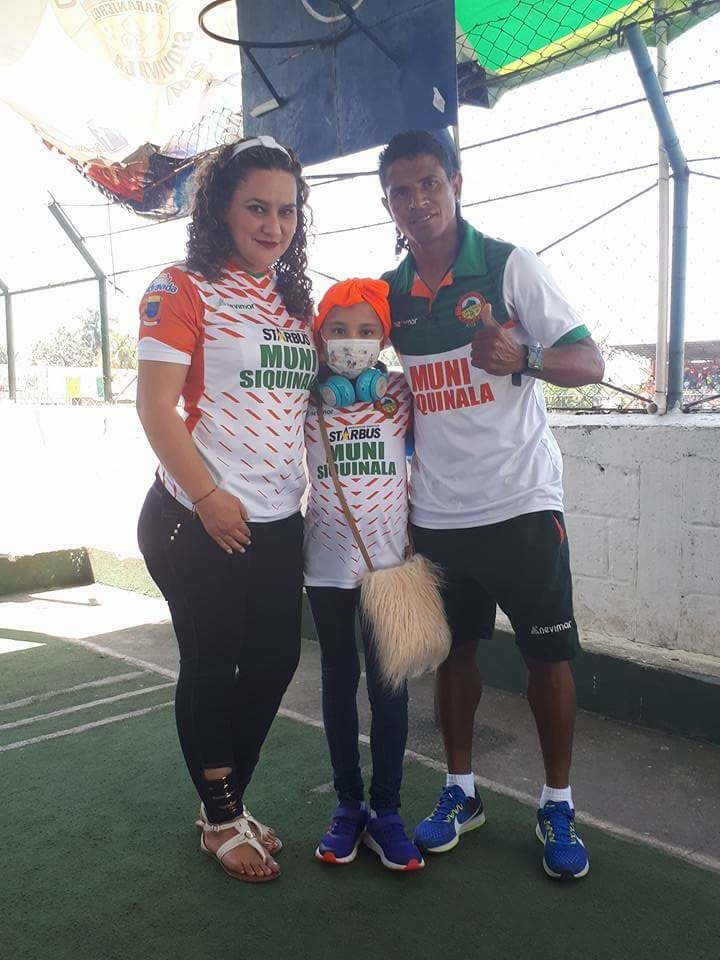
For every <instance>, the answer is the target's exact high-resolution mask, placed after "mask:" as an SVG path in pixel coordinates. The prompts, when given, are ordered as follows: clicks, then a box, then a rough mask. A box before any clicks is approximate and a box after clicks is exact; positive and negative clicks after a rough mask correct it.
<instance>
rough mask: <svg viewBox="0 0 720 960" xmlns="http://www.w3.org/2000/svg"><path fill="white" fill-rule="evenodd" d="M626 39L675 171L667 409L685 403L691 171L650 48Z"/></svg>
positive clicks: (633, 34)
mask: <svg viewBox="0 0 720 960" xmlns="http://www.w3.org/2000/svg"><path fill="white" fill-rule="evenodd" d="M625 35H626V37H627V41H628V46H629V47H630V52H631V53H632V56H633V60H634V61H635V67H636V69H637V72H638V76H639V77H640V81H641V82H642V85H643V88H644V90H645V96H646V97H647V100H648V104H649V105H650V109H651V110H652V112H653V116H654V118H655V123H656V124H657V127H658V130H659V131H660V136H661V138H662V142H663V146H664V147H665V151H666V153H667V155H668V158H669V160H670V166H671V167H672V170H673V180H674V185H673V238H672V275H671V281H670V348H669V363H668V390H667V409H668V411H671V410H676V409H678V408H679V407H680V405H681V403H682V391H683V371H684V362H685V281H686V269H687V217H688V187H689V183H690V171H689V170H688V166H687V161H686V160H685V155H684V154H683V151H682V148H681V146H680V141H679V139H678V136H677V133H676V132H675V127H674V125H673V122H672V117H671V116H670V111H669V110H668V106H667V103H666V101H665V97H664V96H663V93H662V90H661V89H660V84H659V83H658V78H657V75H656V73H655V70H654V68H653V65H652V62H651V60H650V55H649V53H648V49H647V45H646V43H645V39H644V37H643V35H642V31H641V30H640V27H639V26H638V24H637V23H634V24H632V25H631V26H630V27H628V28H627V30H626V32H625Z"/></svg>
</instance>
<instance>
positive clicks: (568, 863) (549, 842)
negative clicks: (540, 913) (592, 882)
mask: <svg viewBox="0 0 720 960" xmlns="http://www.w3.org/2000/svg"><path fill="white" fill-rule="evenodd" d="M537 819H538V822H537V826H536V827H535V835H536V836H537V838H538V840H539V841H540V842H541V843H542V844H543V847H544V849H545V852H544V854H543V868H544V870H545V873H546V874H547V875H548V876H549V877H552V878H553V880H565V879H575V880H579V879H580V877H584V876H585V875H586V874H587V872H588V870H589V869H590V861H589V860H588V855H587V851H586V850H585V845H584V844H583V842H582V840H581V839H580V837H579V836H578V835H577V833H576V832H575V811H574V810H573V809H572V808H571V807H570V805H569V804H567V803H565V801H562V802H560V803H554V802H553V801H552V800H548V802H547V803H546V804H545V806H544V807H543V808H542V809H541V810H538V814H537Z"/></svg>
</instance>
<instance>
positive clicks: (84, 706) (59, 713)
mask: <svg viewBox="0 0 720 960" xmlns="http://www.w3.org/2000/svg"><path fill="white" fill-rule="evenodd" d="M171 686H172V684H171V683H158V684H156V685H155V686H154V687H141V688H140V689H139V690H128V691H126V692H125V693H118V694H116V695H115V696H114V697H103V698H102V699H101V700H91V701H89V702H88V703H78V704H77V705H76V706H74V707H64V708H63V709H62V710H53V711H52V713H39V714H37V716H34V717H26V718H25V719H24V720H13V721H12V722H11V723H0V730H13V729H14V728H15V727H25V726H27V725H28V724H29V723H39V722H40V721H41V720H52V718H53V717H63V716H65V715H66V714H68V713H79V712H80V711H81V710H92V709H93V707H103V706H105V705H106V704H108V703H117V701H118V700H128V699H129V698H130V697H141V696H142V695H143V694H144V693H155V691H156V690H167V688H168V687H171Z"/></svg>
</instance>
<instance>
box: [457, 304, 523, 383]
mask: <svg viewBox="0 0 720 960" xmlns="http://www.w3.org/2000/svg"><path fill="white" fill-rule="evenodd" d="M470 362H471V363H472V365H473V366H474V367H478V368H479V369H480V370H485V371H486V373H491V374H493V376H496V377H506V376H509V375H510V374H513V373H522V371H523V370H524V369H525V351H524V350H523V347H522V345H521V344H519V343H518V342H517V340H516V339H515V338H514V337H513V336H511V335H510V334H509V333H508V332H507V330H505V329H504V328H503V327H501V326H500V324H499V323H496V322H495V320H494V318H493V311H492V304H490V303H486V304H485V305H484V306H483V308H482V310H481V311H480V323H479V324H478V327H477V330H476V331H475V336H474V337H473V340H472V344H471V346H470Z"/></svg>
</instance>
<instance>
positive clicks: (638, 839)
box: [0, 639, 720, 873]
mask: <svg viewBox="0 0 720 960" xmlns="http://www.w3.org/2000/svg"><path fill="white" fill-rule="evenodd" d="M70 642H71V643H79V644H80V645H81V646H85V647H88V648H89V649H91V650H94V651H95V652H96V653H102V654H105V655H106V656H109V657H115V658H116V659H117V660H124V661H125V662H126V663H129V664H131V665H132V666H136V667H137V666H141V667H143V668H144V669H146V670H150V671H152V672H154V673H158V674H160V676H163V677H171V678H172V679H173V680H177V671H174V670H168V669H167V668H166V667H161V666H159V665H158V664H153V663H150V662H149V661H147V660H138V659H137V658H135V657H126V656H125V655H124V654H121V653H118V652H117V651H115V650H111V649H110V648H109V647H103V646H101V645H100V644H95V643H91V642H89V641H87V640H72V639H71V640H70ZM278 713H279V715H280V716H282V717H287V718H288V719H289V720H295V721H296V722H297V723H302V724H304V725H305V726H309V727H316V728H317V729H319V730H323V729H324V728H323V723H322V720H316V719H315V718H314V717H308V716H306V715H305V714H302V713H297V711H295V710H288V709H286V708H285V707H281V708H280V710H279V711H278ZM360 742H361V743H366V744H367V743H369V742H370V738H369V737H368V736H367V735H366V734H360ZM4 749H6V748H3V747H0V752H2V751H3V750H4ZM405 755H406V756H407V757H408V759H410V760H415V761H417V763H420V764H422V765H423V766H425V767H430V769H432V770H437V771H439V772H442V773H445V771H446V769H447V767H446V765H445V764H444V763H442V762H441V761H440V760H434V759H433V758H432V757H426V756H425V755H424V754H422V753H415V751H414V750H406V751H405ZM475 780H476V782H477V784H478V786H480V787H483V788H484V789H487V790H492V791H494V792H495V793H499V794H501V795H502V796H504V797H511V798H512V799H513V800H518V801H519V802H520V803H523V804H525V805H526V806H529V807H533V808H535V807H536V806H537V798H536V797H534V796H532V795H531V794H529V793H523V791H521V790H515V789H514V788H513V787H507V786H505V784H502V783H497V782H496V781H494V780H486V779H485V778H483V777H475ZM577 819H578V823H585V824H587V825H588V826H589V827H596V828H597V829H598V830H603V831H605V832H606V833H609V834H612V835H613V836H615V837H618V838H620V839H622V840H628V841H630V842H631V843H638V844H641V845H642V846H645V847H651V848H652V849H653V850H657V851H658V852H660V853H665V854H667V855H668V856H671V857H675V858H677V859H678V860H684V861H685V862H686V863H689V864H691V865H692V866H694V867H702V868H703V869H705V870H710V871H711V872H713V873H720V859H718V858H717V857H709V856H707V855H705V854H703V853H698V852H697V851H696V850H690V849H689V848H687V847H680V846H677V845H676V844H673V843H667V842H666V841H665V840H660V839H659V838H657V837H653V836H649V835H648V834H644V833H637V832H636V831H635V830H630V829H628V828H627V827H623V826H621V825H619V824H616V823H610V822H609V821H607V820H601V819H600V818H599V817H593V816H591V815H590V814H584V813H578V817H577Z"/></svg>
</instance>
